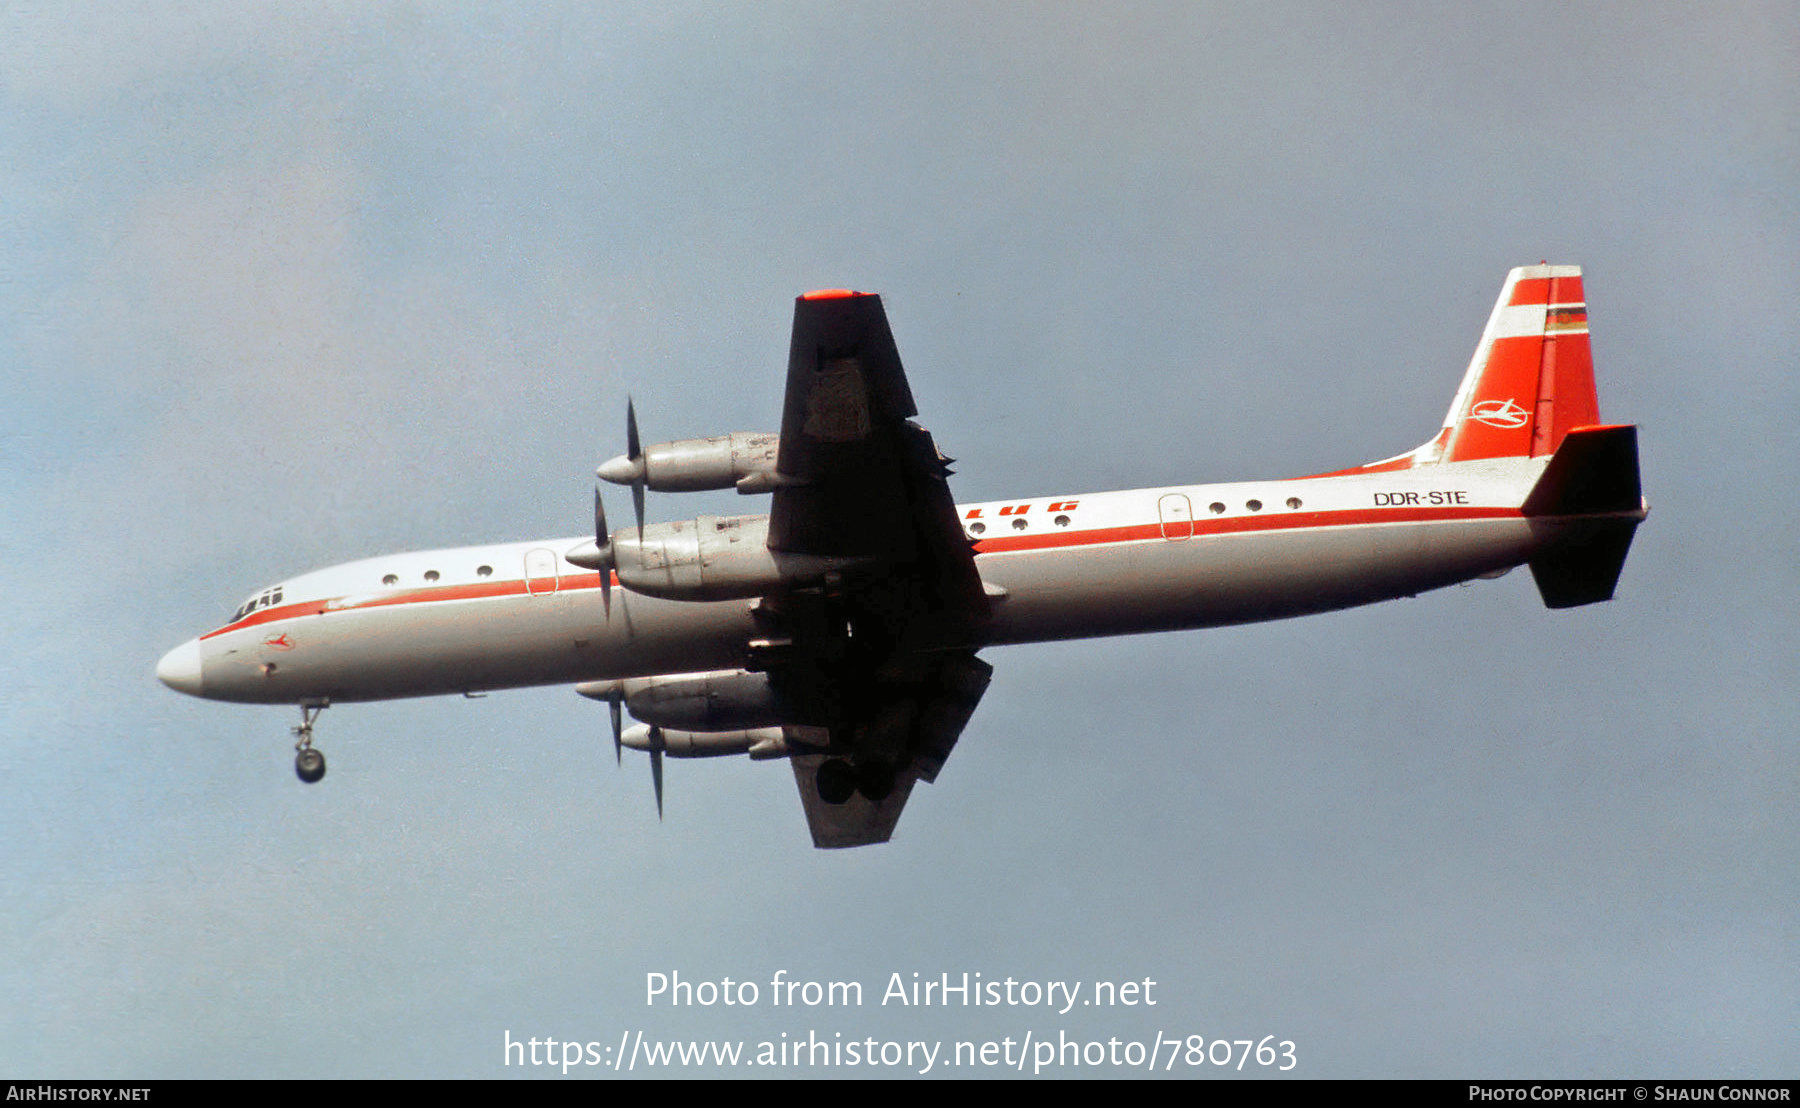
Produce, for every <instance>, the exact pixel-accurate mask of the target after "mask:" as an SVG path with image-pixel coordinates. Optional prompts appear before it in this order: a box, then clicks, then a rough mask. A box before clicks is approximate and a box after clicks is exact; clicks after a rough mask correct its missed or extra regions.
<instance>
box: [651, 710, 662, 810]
mask: <svg viewBox="0 0 1800 1108" xmlns="http://www.w3.org/2000/svg"><path fill="white" fill-rule="evenodd" d="M662 769H663V734H662V728H660V727H654V726H653V727H651V728H650V784H651V786H652V787H654V788H655V789H656V818H657V819H658V820H660V819H662V818H663V772H662Z"/></svg>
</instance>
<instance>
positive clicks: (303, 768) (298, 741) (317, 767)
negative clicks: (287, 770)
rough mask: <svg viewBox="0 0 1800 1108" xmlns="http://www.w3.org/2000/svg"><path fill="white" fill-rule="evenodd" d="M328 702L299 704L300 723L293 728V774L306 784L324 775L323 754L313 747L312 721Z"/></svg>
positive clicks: (327, 705) (314, 781) (312, 782)
mask: <svg viewBox="0 0 1800 1108" xmlns="http://www.w3.org/2000/svg"><path fill="white" fill-rule="evenodd" d="M328 707H330V705H329V704H302V705H300V725H299V726H298V727H296V728H294V775H295V776H296V777H298V778H300V780H302V781H304V782H306V783H307V784H308V785H312V784H316V783H318V782H319V781H320V780H321V779H322V778H324V776H325V755H324V754H323V753H322V752H320V751H318V750H315V749H313V744H312V741H313V721H315V720H317V719H318V718H319V713H320V712H323V711H324V710H325V709H326V708H328Z"/></svg>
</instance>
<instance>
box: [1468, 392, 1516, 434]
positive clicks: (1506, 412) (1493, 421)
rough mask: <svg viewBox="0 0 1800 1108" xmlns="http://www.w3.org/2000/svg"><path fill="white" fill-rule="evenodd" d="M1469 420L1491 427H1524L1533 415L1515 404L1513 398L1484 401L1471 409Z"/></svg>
mask: <svg viewBox="0 0 1800 1108" xmlns="http://www.w3.org/2000/svg"><path fill="white" fill-rule="evenodd" d="M1469 418H1470V419H1473V420H1475V421H1476V422H1478V423H1485V424H1487V425H1488V426H1489V427H1504V428H1509V429H1510V428H1513V427H1523V426H1525V421H1526V420H1528V419H1530V418H1531V413H1530V412H1528V411H1526V410H1525V409H1524V408H1521V407H1519V405H1518V404H1516V403H1514V402H1513V399H1512V397H1510V396H1509V397H1507V398H1506V399H1505V400H1483V401H1482V402H1480V403H1479V404H1476V405H1475V406H1474V407H1472V408H1470V409H1469Z"/></svg>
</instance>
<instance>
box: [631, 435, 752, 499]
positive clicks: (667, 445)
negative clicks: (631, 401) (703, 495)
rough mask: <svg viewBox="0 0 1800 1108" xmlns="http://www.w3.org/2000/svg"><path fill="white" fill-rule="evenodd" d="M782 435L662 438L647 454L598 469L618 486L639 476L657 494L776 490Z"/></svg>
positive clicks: (645, 451)
mask: <svg viewBox="0 0 1800 1108" xmlns="http://www.w3.org/2000/svg"><path fill="white" fill-rule="evenodd" d="M780 444H781V436H780V435H768V434H759V433H754V432H748V431H736V432H733V433H732V434H729V435H716V436H714V437H713V438H710V439H682V440H680V441H678V442H659V443H657V444H656V445H654V446H649V447H645V448H644V452H643V456H642V457H641V458H636V459H634V458H631V457H628V456H626V455H623V454H621V455H620V456H619V457H617V458H613V459H611V460H610V461H608V462H607V463H606V464H605V465H602V466H601V467H600V469H599V471H598V473H599V476H600V477H602V478H604V479H605V480H608V481H611V482H613V483H614V484H617V485H630V484H633V483H635V482H637V481H638V480H640V479H641V480H642V481H643V482H644V484H645V485H646V486H647V487H649V488H651V489H653V490H655V491H657V492H700V491H702V490H705V489H728V488H730V487H732V486H733V485H736V486H738V488H739V490H740V491H742V492H770V491H772V490H773V489H774V488H775V486H776V485H777V484H779V481H778V480H776V479H775V456H776V453H777V451H778V448H779V447H780Z"/></svg>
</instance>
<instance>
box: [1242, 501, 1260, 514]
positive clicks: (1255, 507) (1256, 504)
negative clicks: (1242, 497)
mask: <svg viewBox="0 0 1800 1108" xmlns="http://www.w3.org/2000/svg"><path fill="white" fill-rule="evenodd" d="M1244 507H1246V508H1248V509H1250V510H1251V511H1253V512H1260V511H1262V501H1260V500H1246V501H1244Z"/></svg>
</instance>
